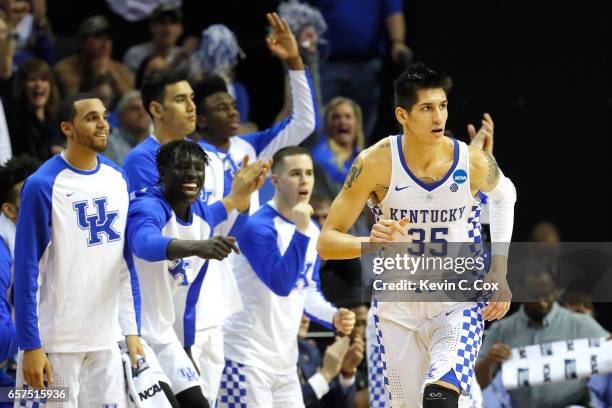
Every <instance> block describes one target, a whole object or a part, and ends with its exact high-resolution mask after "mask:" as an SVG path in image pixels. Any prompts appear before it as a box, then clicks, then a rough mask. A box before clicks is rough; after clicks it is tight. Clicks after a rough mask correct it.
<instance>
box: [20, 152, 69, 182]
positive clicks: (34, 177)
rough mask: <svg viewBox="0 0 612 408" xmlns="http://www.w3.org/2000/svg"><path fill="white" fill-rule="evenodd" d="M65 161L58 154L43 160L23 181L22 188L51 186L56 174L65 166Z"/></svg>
mask: <svg viewBox="0 0 612 408" xmlns="http://www.w3.org/2000/svg"><path fill="white" fill-rule="evenodd" d="M67 167H68V166H67V163H66V162H65V160H64V159H63V158H62V157H61V156H60V155H59V154H58V155H56V156H53V157H52V158H50V159H49V160H47V161H46V162H44V163H43V164H42V165H41V166H40V167H39V168H38V169H36V171H35V172H34V173H32V174H31V175H30V176H29V177H28V178H27V179H26V181H25V183H24V189H25V188H26V186H27V188H28V189H32V188H51V187H52V186H53V184H54V182H55V179H56V178H57V175H58V174H59V173H61V172H62V171H63V170H65V169H66V168H67Z"/></svg>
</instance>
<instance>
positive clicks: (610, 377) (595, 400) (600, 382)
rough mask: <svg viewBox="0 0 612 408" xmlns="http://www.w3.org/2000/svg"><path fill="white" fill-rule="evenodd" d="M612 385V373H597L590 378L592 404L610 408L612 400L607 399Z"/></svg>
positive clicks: (598, 407) (599, 407)
mask: <svg viewBox="0 0 612 408" xmlns="http://www.w3.org/2000/svg"><path fill="white" fill-rule="evenodd" d="M611 385H612V374H602V375H595V376H593V377H591V378H590V379H589V382H588V387H589V391H591V392H590V394H591V404H592V405H593V406H594V407H597V408H608V407H610V406H612V401H606V393H607V392H610V393H611V395H612V390H608V388H610V386H611Z"/></svg>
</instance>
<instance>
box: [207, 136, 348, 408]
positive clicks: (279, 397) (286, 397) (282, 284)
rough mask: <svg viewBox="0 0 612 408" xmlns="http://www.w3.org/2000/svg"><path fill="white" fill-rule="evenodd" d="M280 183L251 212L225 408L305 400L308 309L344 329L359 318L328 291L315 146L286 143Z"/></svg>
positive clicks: (276, 179) (278, 164)
mask: <svg viewBox="0 0 612 408" xmlns="http://www.w3.org/2000/svg"><path fill="white" fill-rule="evenodd" d="M272 182H273V183H274V187H275V190H276V193H275V195H274V198H273V199H272V200H270V201H269V202H268V203H267V204H266V205H264V206H262V207H261V208H260V209H259V210H258V211H257V212H256V213H255V214H254V215H252V216H251V217H250V218H249V220H248V222H247V224H246V226H245V228H244V232H243V234H242V237H241V238H240V239H239V241H238V243H239V246H240V249H241V251H242V254H241V255H239V256H237V257H236V259H235V262H234V272H235V274H236V280H237V281H238V287H239V288H240V294H241V295H242V299H243V301H244V303H245V305H247V307H245V308H244V310H243V311H241V312H240V313H237V314H235V315H233V316H232V317H230V318H229V319H228V321H227V323H226V324H225V327H224V330H225V354H226V358H227V360H226V366H225V370H224V373H223V378H222V380H221V390H220V393H219V399H218V404H219V406H220V407H226V408H227V407H235V406H248V407H274V408H279V407H286V408H296V407H303V406H304V403H303V399H302V393H301V388H300V382H299V379H298V374H297V370H296V365H297V359H298V348H297V342H296V341H295V338H296V336H297V334H298V329H299V326H300V322H301V318H302V314H303V313H304V311H306V313H307V314H308V315H309V317H311V318H312V319H314V320H316V321H317V322H319V323H322V324H324V325H325V326H327V327H328V328H330V329H331V328H336V329H337V330H339V331H340V332H342V333H344V334H349V333H350V332H351V330H352V329H353V326H354V324H355V314H354V313H353V312H351V311H349V310H347V309H339V310H338V309H336V308H335V307H334V306H333V305H331V304H330V303H329V302H327V300H325V298H324V297H323V295H322V294H321V291H320V281H319V276H318V275H319V259H318V255H317V252H316V249H315V245H316V239H317V237H318V235H319V228H318V227H317V225H316V224H315V222H314V221H312V220H311V218H310V217H311V214H312V208H311V207H310V205H309V204H308V201H309V199H310V195H311V193H312V187H313V184H314V171H313V165H312V159H311V157H310V154H309V152H308V150H306V149H304V148H303V147H299V146H291V147H286V148H284V149H281V150H279V151H278V152H277V153H276V154H275V155H274V158H273V165H272Z"/></svg>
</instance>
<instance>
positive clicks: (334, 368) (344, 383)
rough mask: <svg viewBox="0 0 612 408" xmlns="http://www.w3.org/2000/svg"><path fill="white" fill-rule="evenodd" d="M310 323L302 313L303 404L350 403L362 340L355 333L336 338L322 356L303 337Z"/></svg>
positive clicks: (339, 406) (300, 362) (336, 405)
mask: <svg viewBox="0 0 612 408" xmlns="http://www.w3.org/2000/svg"><path fill="white" fill-rule="evenodd" d="M309 326H310V319H309V318H308V316H306V315H303V316H302V321H301V323H300V331H299V332H298V349H299V357H298V376H299V378H300V385H301V387H302V396H303V397H304V404H305V405H306V407H307V408H323V407H330V408H331V407H334V408H342V407H347V408H348V407H352V406H353V400H354V398H355V373H356V371H357V366H359V364H360V363H361V360H363V349H364V343H363V340H362V339H361V338H360V337H358V336H357V337H355V340H352V338H351V339H350V340H349V339H347V338H338V339H336V341H335V342H334V343H332V344H331V345H330V346H328V347H327V349H326V350H325V354H324V355H323V359H321V354H320V352H319V349H318V348H317V345H316V343H315V342H314V341H312V340H307V339H306V336H307V335H308V328H309ZM351 337H352V336H351ZM350 343H352V344H350Z"/></svg>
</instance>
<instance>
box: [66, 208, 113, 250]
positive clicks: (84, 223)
mask: <svg viewBox="0 0 612 408" xmlns="http://www.w3.org/2000/svg"><path fill="white" fill-rule="evenodd" d="M107 205H108V198H106V197H100V198H94V199H93V207H94V208H95V210H94V212H93V213H90V212H89V211H88V209H89V200H84V201H77V202H75V203H73V204H72V208H73V210H74V211H75V213H76V215H77V223H78V225H79V228H81V229H82V230H85V231H87V232H88V233H89V238H88V239H87V246H94V245H100V244H101V243H102V241H103V239H102V238H103V237H104V236H106V241H107V242H113V241H118V240H120V239H121V234H120V233H119V232H118V231H117V230H115V229H114V228H113V222H115V220H116V219H117V217H118V216H119V211H108V209H107Z"/></svg>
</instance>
